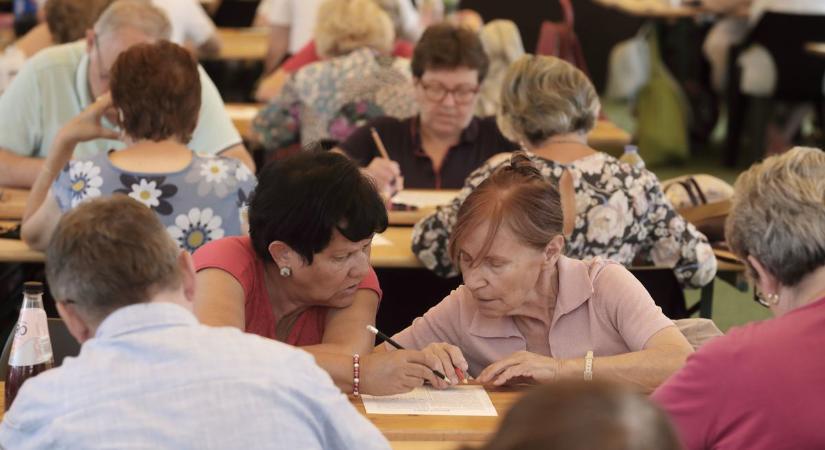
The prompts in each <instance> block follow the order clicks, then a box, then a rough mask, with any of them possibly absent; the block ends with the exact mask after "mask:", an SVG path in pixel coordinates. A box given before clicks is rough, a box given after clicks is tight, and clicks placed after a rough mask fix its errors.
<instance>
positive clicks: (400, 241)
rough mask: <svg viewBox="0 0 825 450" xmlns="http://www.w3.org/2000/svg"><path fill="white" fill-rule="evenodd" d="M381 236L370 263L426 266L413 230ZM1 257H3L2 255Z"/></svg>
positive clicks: (402, 229) (393, 229)
mask: <svg viewBox="0 0 825 450" xmlns="http://www.w3.org/2000/svg"><path fill="white" fill-rule="evenodd" d="M381 236H383V237H384V238H386V239H387V240H389V241H390V242H392V245H375V244H373V246H372V253H371V257H370V262H371V263H372V266H373V267H378V268H384V269H387V268H405V269H417V268H423V267H424V266H423V265H422V264H421V262H420V261H419V260H418V258H416V257H415V255H414V254H413V252H412V249H411V248H410V245H411V243H412V228H410V227H389V228H387V229H386V231H384V232H383V233H381ZM0 255H2V254H1V253H0Z"/></svg>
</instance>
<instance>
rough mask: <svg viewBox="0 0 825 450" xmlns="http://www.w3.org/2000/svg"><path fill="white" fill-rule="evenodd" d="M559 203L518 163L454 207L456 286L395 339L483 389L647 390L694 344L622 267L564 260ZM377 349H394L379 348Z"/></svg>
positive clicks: (550, 188) (523, 159)
mask: <svg viewBox="0 0 825 450" xmlns="http://www.w3.org/2000/svg"><path fill="white" fill-rule="evenodd" d="M563 223H564V220H563V218H562V207H561V195H560V193H559V191H558V189H556V187H555V186H554V184H553V183H552V182H550V181H548V180H546V178H545V176H543V175H542V174H541V173H540V172H539V170H538V169H537V168H536V167H535V166H534V165H533V163H532V162H531V161H530V159H529V158H528V157H527V156H526V155H524V154H521V153H516V154H514V155H513V157H512V159H509V158H508V161H507V162H505V163H503V164H501V165H500V167H499V168H498V169H496V171H495V172H493V173H492V175H490V177H488V178H487V179H486V180H485V181H484V182H482V183H481V184H480V185H479V186H478V187H477V189H475V190H473V191H472V192H471V193H470V194H469V195H468V196H467V197H466V199H465V201H464V203H463V204H462V205H461V207H460V208H459V211H458V214H457V217H456V221H455V227H454V230H453V234H452V237H451V238H450V245H449V253H450V257H451V258H452V260H453V261H455V263H456V265H458V266H459V267H460V269H461V274H462V277H463V280H464V284H463V285H461V286H459V287H458V288H457V289H456V290H454V291H453V292H452V293H450V295H448V296H447V297H445V298H444V300H442V301H441V302H440V303H439V304H438V305H436V306H434V307H433V308H432V309H430V310H429V311H428V312H427V313H425V314H424V315H423V316H422V317H420V318H418V319H416V320H415V321H413V323H412V325H410V326H409V327H407V328H406V329H405V330H403V331H401V332H400V333H398V334H396V335H395V336H393V339H394V340H395V341H397V342H398V343H400V344H401V346H402V347H404V348H408V349H416V350H422V351H424V353H425V354H431V355H433V356H435V357H436V358H437V359H438V361H439V364H440V367H438V369H439V370H442V372H443V373H446V374H448V375H450V376H451V378H453V381H457V380H456V379H455V378H456V377H455V375H454V373H455V372H454V370H453V367H454V366H455V367H458V368H460V369H462V370H465V371H466V370H469V373H470V375H471V376H474V377H476V378H477V380H478V381H479V382H481V383H484V384H492V385H502V384H505V383H511V382H524V381H527V382H535V383H550V382H553V381H556V380H560V379H581V378H582V377H583V378H584V379H591V378H592V379H606V380H616V381H622V382H625V383H630V384H633V385H634V386H636V387H637V388H638V389H639V390H642V391H647V392H649V391H652V390H653V389H654V388H656V387H657V386H658V385H659V384H660V383H661V382H662V381H664V380H665V379H666V378H667V377H668V376H669V375H670V374H672V373H673V372H675V371H676V370H677V369H679V368H680V367H681V366H682V364H684V361H685V358H686V357H687V355H688V354H690V353H691V352H692V348H691V346H690V344H689V343H688V342H687V340H686V339H685V337H684V336H683V335H682V334H681V333H680V332H679V330H678V329H677V328H676V326H675V325H674V324H673V322H672V321H671V320H669V319H668V318H667V317H665V316H664V314H662V311H661V310H660V309H659V308H658V307H657V306H656V305H655V304H654V303H653V299H652V298H650V295H649V294H648V293H647V291H645V289H644V287H643V286H642V285H641V283H639V281H638V280H637V279H636V278H635V277H634V276H633V275H632V274H631V273H630V272H628V271H627V269H625V268H624V267H622V266H621V265H619V264H616V263H613V262H611V261H607V260H604V259H601V258H594V259H589V260H579V259H574V258H570V257H567V256H565V255H564V253H565V238H564V233H563ZM378 349H379V351H380V350H384V351H387V350H391V348H390V347H388V346H387V345H386V344H384V345H383V346H380V347H378Z"/></svg>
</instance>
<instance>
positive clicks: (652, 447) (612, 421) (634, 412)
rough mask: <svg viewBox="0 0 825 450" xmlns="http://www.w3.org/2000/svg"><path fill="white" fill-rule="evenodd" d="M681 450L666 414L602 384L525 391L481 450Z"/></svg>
mask: <svg viewBox="0 0 825 450" xmlns="http://www.w3.org/2000/svg"><path fill="white" fill-rule="evenodd" d="M473 448H475V447H473ZM680 448H681V447H680V446H679V441H678V439H677V437H676V433H675V432H674V431H673V427H672V426H671V425H670V422H669V421H668V419H667V416H666V415H665V414H664V413H663V412H662V411H661V410H659V409H658V408H657V407H656V406H654V405H653V404H651V403H650V402H649V401H648V400H647V398H645V397H644V396H642V395H641V394H639V393H638V392H634V391H632V390H630V389H628V388H627V387H622V386H619V385H616V384H609V383H604V382H594V381H591V382H585V381H562V382H558V383H553V384H550V385H547V386H542V387H540V388H538V389H535V390H533V391H531V392H529V393H527V394H526V395H525V396H524V397H523V398H522V399H521V400H519V402H518V403H516V404H515V406H513V408H512V409H511V410H510V411H509V412H508V413H507V415H506V416H505V417H504V420H503V421H502V422H501V427H500V428H499V430H498V432H497V433H496V434H495V435H494V436H493V438H492V439H490V441H489V442H488V443H487V445H485V446H483V447H481V449H480V450H544V449H553V450H591V449H600V450H679V449H680ZM464 450H470V447H465V449H464Z"/></svg>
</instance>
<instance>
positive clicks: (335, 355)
mask: <svg viewBox="0 0 825 450" xmlns="http://www.w3.org/2000/svg"><path fill="white" fill-rule="evenodd" d="M259 180H260V181H259V183H258V186H257V188H256V190H255V192H254V194H252V196H251V201H250V206H249V214H248V215H249V236H244V237H229V238H224V239H220V240H217V241H213V242H210V243H209V244H207V245H205V246H203V247H202V248H200V249H199V250H198V251H197V252H196V253H195V255H194V260H195V269H196V270H197V286H198V294H197V296H196V298H195V314H196V315H197V316H198V318H199V319H200V320H201V322H203V323H205V324H207V325H213V326H232V327H236V328H239V329H241V330H244V331H246V332H249V333H254V334H258V335H260V336H264V337H268V338H270V339H276V340H278V341H281V342H285V343H287V344H290V345H295V346H300V347H301V348H302V349H304V350H306V351H308V352H310V353H312V354H313V356H315V360H316V362H317V363H318V365H320V366H321V367H322V368H324V369H325V370H326V371H327V372H329V374H330V376H331V377H332V379H333V380H334V381H335V383H336V384H337V385H338V386H339V387H340V388H341V389H342V390H343V391H345V392H349V391H353V390H356V391H360V392H362V393H367V394H379V395H380V394H392V393H400V392H405V391H408V390H410V389H412V388H413V387H415V386H420V385H421V384H423V383H424V381H425V380H426V381H429V382H430V383H432V384H433V385H434V386H439V387H444V386H446V384H445V383H444V381H443V380H439V379H436V378H435V377H434V376H433V373H432V371H431V370H430V369H429V367H433V368H434V367H436V365H437V362H436V361H435V360H434V358H432V357H429V356H426V355H424V354H423V353H421V352H418V351H399V352H392V353H399V355H398V356H397V357H387V356H386V355H385V354H381V355H371V354H369V353H370V352H371V350H372V348H373V345H374V336H373V335H372V334H371V333H369V332H368V331H367V330H366V326H367V325H372V324H374V323H375V314H376V312H377V310H378V304H379V302H380V299H381V289H380V287H379V285H378V279H377V277H376V275H375V272H374V271H373V269H372V267H370V263H369V260H370V247H371V244H372V237H373V235H374V234H375V233H377V232H381V231H384V229H386V228H387V222H388V219H387V211H386V209H385V207H384V203H383V200H382V199H381V197H380V196H379V194H378V192H376V190H375V188H374V187H373V185H372V184H371V183H370V181H369V180H368V179H367V178H366V177H365V176H364V175H362V174H361V172H360V171H359V169H358V167H357V166H356V165H355V164H354V163H353V162H351V161H350V160H349V159H348V158H347V157H345V156H343V155H339V154H335V153H318V152H311V151H307V152H301V153H300V154H297V155H295V156H292V157H290V158H286V159H284V160H281V161H278V162H276V163H273V164H270V165H268V166H267V167H266V168H265V169H264V170H263V171H262V172H261V174H260V177H259ZM242 200H245V199H239V201H242ZM353 353H356V354H360V355H362V356H361V357H360V373H361V377H360V378H361V380H360V389H354V388H356V387H357V386H355V381H354V379H353V378H354V377H353V373H354V370H353V365H354V363H353V360H354V358H353Z"/></svg>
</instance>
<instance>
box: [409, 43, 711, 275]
mask: <svg viewBox="0 0 825 450" xmlns="http://www.w3.org/2000/svg"><path fill="white" fill-rule="evenodd" d="M599 108H600V104H599V98H598V95H597V94H596V90H595V88H594V87H593V84H592V83H591V82H590V80H588V79H587V76H586V75H585V74H584V73H582V71H580V70H579V69H576V68H575V67H573V66H572V65H570V64H569V63H567V62H565V61H562V60H560V59H558V58H554V57H551V56H524V57H522V58H521V59H519V60H518V61H516V62H515V63H514V64H513V65H512V66H511V67H510V69H509V71H508V72H507V75H506V77H505V78H504V83H503V86H502V90H501V106H500V108H499V111H498V114H497V119H498V124H499V127H500V128H501V131H502V133H504V135H505V136H507V137H508V138H510V139H511V140H513V141H515V142H520V143H521V144H522V145H523V146H524V147H525V148H526V150H527V151H528V155H529V157H530V159H531V160H532V161H533V163H534V164H536V166H537V167H538V168H539V170H540V171H541V174H542V176H544V177H545V178H546V179H547V180H549V181H551V182H552V183H554V184H557V185H558V186H559V188H560V190H561V198H562V206H563V207H564V211H565V214H564V216H565V228H564V229H565V235H566V236H568V239H567V255H568V256H570V257H573V258H588V257H593V256H603V257H605V258H608V259H611V260H613V261H616V262H618V263H621V264H623V265H625V266H629V265H631V264H632V263H633V262H634V261H635V260H636V259H637V257H638V258H639V259H641V260H643V261H644V262H647V263H652V264H654V265H657V266H667V267H672V268H673V271H674V274H675V276H676V278H677V280H678V281H679V282H680V283H681V284H682V285H683V286H685V287H691V288H695V287H700V286H703V285H705V284H707V283H709V282H711V281H712V280H713V277H714V275H715V273H716V258H715V257H714V255H713V251H712V249H711V247H710V245H709V244H708V242H707V239H706V238H705V236H703V235H702V234H701V233H700V232H698V231H697V230H696V228H694V226H693V225H691V224H690V223H688V222H687V221H686V220H685V219H684V218H682V217H681V216H680V215H679V214H678V213H677V212H676V211H675V210H674V209H673V207H672V206H671V204H670V202H668V200H667V198H666V197H665V195H664V193H663V192H662V187H661V185H660V184H659V181H658V179H657V178H656V176H655V175H654V174H652V173H650V172H648V171H647V170H645V169H639V168H636V167H631V166H630V165H628V164H625V163H621V162H619V161H618V160H617V159H615V158H613V157H612V156H610V155H607V154H605V153H602V152H599V151H596V150H594V149H593V148H591V147H590V146H589V145H588V144H587V133H588V132H589V131H590V130H592V129H593V127H594V125H595V124H596V118H597V116H598V113H599ZM508 159H509V155H497V156H494V157H492V158H490V159H489V160H488V161H487V162H486V163H485V164H484V165H483V166H482V167H480V168H479V169H477V170H476V171H475V172H473V173H472V174H470V176H469V177H468V178H467V180H466V182H465V185H464V188H463V189H462V190H461V192H460V193H459V195H458V196H457V197H456V198H455V199H454V200H453V202H452V203H450V204H448V205H446V206H443V207H439V208H438V209H437V210H436V211H435V212H434V213H433V214H431V215H429V216H428V217H425V218H424V219H422V220H421V221H420V222H418V223H417V224H416V225H415V229H414V232H413V244H412V247H413V252H415V254H416V255H417V256H418V259H419V260H420V261H421V262H422V263H423V264H424V266H426V267H427V268H429V269H430V270H433V271H434V272H436V274H438V275H441V276H450V275H455V274H456V273H457V272H456V268H455V267H454V266H453V263H452V261H451V260H450V257H449V254H448V250H447V242H448V240H449V238H450V234H451V233H452V230H453V224H454V223H455V218H456V215H457V214H458V210H459V208H460V207H461V204H462V203H463V201H464V199H465V198H467V196H468V195H470V193H472V192H473V190H474V189H476V188H477V187H478V186H479V184H481V182H483V181H484V180H485V179H487V177H489V176H490V174H491V173H493V172H494V171H495V170H496V169H497V168H498V167H500V166H502V165H503V164H506V163H507V160H508Z"/></svg>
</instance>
